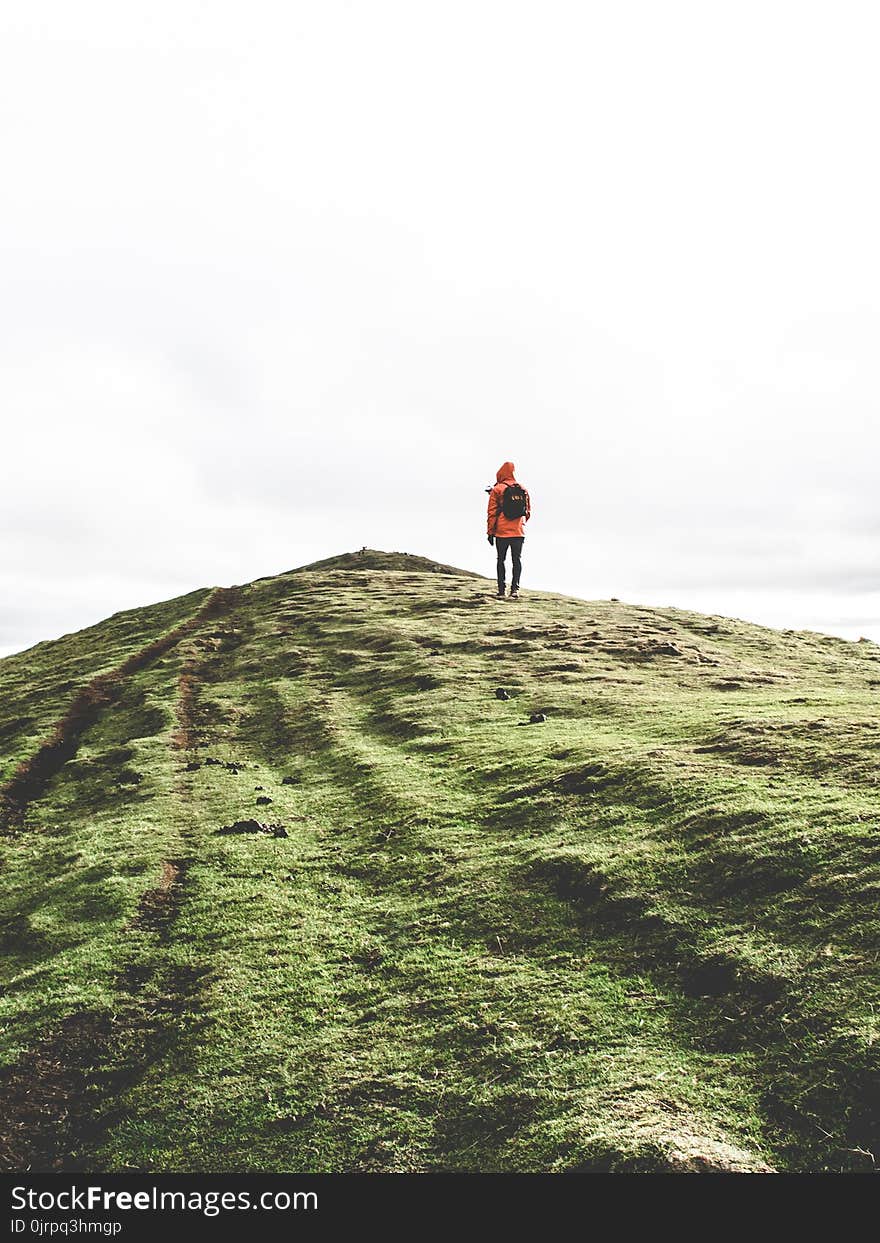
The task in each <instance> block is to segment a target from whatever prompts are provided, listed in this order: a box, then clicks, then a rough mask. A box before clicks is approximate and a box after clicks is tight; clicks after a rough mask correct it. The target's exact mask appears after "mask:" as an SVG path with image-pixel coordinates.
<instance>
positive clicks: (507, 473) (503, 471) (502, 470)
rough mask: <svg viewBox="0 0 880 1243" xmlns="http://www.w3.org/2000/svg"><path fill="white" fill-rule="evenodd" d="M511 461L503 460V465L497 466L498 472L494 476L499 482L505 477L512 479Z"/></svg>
mask: <svg viewBox="0 0 880 1243" xmlns="http://www.w3.org/2000/svg"><path fill="white" fill-rule="evenodd" d="M513 477H514V475H513V462H505V463H504V465H503V466H499V468H498V474H497V475H496V476H495V478H496V479H497V480H498V482H499V483H501V482H502V481H503V480H505V479H513Z"/></svg>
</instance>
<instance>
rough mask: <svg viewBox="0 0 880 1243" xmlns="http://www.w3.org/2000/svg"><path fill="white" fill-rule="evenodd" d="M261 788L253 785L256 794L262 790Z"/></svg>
mask: <svg viewBox="0 0 880 1243" xmlns="http://www.w3.org/2000/svg"><path fill="white" fill-rule="evenodd" d="M262 788H263V787H262V786H254V790H255V791H256V792H257V793H258V794H259V792H260V790H262Z"/></svg>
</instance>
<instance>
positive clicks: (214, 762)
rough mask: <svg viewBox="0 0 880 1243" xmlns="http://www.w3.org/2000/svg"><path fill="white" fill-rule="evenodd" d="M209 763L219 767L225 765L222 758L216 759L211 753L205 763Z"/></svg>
mask: <svg viewBox="0 0 880 1243" xmlns="http://www.w3.org/2000/svg"><path fill="white" fill-rule="evenodd" d="M209 764H216V765H217V767H218V768H222V767H223V761H222V760H215V759H214V758H213V757H212V756H210V755H209V756H208V758H207V759H206V760H205V765H206V766H207V765H209Z"/></svg>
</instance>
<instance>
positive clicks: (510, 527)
mask: <svg viewBox="0 0 880 1243" xmlns="http://www.w3.org/2000/svg"><path fill="white" fill-rule="evenodd" d="M495 478H496V479H497V480H498V482H497V483H496V484H495V487H494V488H493V489H492V491H491V492H490V493H489V514H488V520H487V524H486V532H487V534H488V535H497V536H499V537H500V538H501V539H517V538H518V537H519V536H521V535H523V534H524V528H525V525H526V523H527V522H528V520H529V518H530V517H531V513H532V504H531V501H530V500H529V494H528V492H526V490H525V488H523V492H526V512H525V515H524V516H523V517H522V518H505V517H504V512H503V510H502V509H501V498H502V497H503V496H504V489H505V488H506V487H507V486H508V484H511V483H516V479H515V478H514V475H513V462H505V463H504V465H503V466H502V467H500V469H499V471H498V474H497V475H496V476H495Z"/></svg>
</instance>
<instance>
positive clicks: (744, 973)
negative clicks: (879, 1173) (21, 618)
mask: <svg viewBox="0 0 880 1243" xmlns="http://www.w3.org/2000/svg"><path fill="white" fill-rule="evenodd" d="M491 590H492V589H491V587H490V585H489V584H488V583H487V582H485V581H484V580H481V579H479V578H478V577H475V576H473V575H469V574H465V573H464V572H458V571H455V570H454V569H452V568H451V567H447V566H437V565H436V564H435V563H433V562H428V561H424V560H423V559H421V558H416V557H404V556H402V555H400V554H382V553H373V552H366V553H364V554H350V555H347V556H345V557H342V558H333V559H331V560H330V561H328V562H324V563H321V564H319V565H315V566H310V567H305V568H304V569H301V570H296V571H292V572H291V573H289V574H285V575H281V576H279V577H278V578H274V579H265V580H260V581H258V582H256V583H253V584H251V585H249V586H246V587H241V588H235V589H230V590H226V591H217V592H214V593H207V592H200V593H194V594H193V595H191V596H188V597H184V598H183V599H181V600H177V601H171V602H168V603H166V604H163V605H157V606H153V607H152V608H147V609H143V610H137V611H135V612H132V613H128V614H122V615H120V616H119V617H117V618H112V619H110V620H109V621H108V622H106V623H104V624H103V625H101V626H98V627H93V628H92V629H90V630H87V631H83V632H82V633H81V634H79V635H74V636H68V637H67V638H66V639H63V640H60V641H58V642H57V643H47V644H41V645H39V646H38V647H36V648H33V649H31V651H29V652H26V653H22V654H20V655H17V656H13V657H8V658H7V659H5V660H3V661H0V761H2V768H0V783H2V797H3V800H4V801H3V808H4V812H3V820H4V824H5V828H4V832H3V837H2V853H3V879H4V884H3V893H2V907H3V909H2V912H0V936H2V939H3V949H4V952H5V961H4V967H3V971H4V986H5V987H4V992H3V997H2V1003H0V1006H2V1031H3V1037H2V1039H3V1044H2V1061H3V1069H2V1072H0V1118H2V1119H3V1122H2V1124H0V1131H2V1134H0V1158H2V1161H3V1164H4V1165H5V1166H6V1167H8V1168H24V1167H28V1166H30V1167H32V1168H39V1169H45V1168H66V1169H76V1168H79V1169H83V1168H84V1169H89V1170H99V1169H100V1170H107V1169H113V1170H131V1169H139V1170H245V1169H266V1170H282V1169H283V1170H297V1169H299V1170H308V1171H321V1170H433V1169H465V1170H545V1169H547V1170H573V1169H630V1170H640V1169H644V1170H651V1169H676V1170H702V1169H734V1170H739V1169H742V1170H761V1169H767V1168H776V1169H793V1170H802V1169H809V1170H839V1169H870V1168H872V1167H873V1162H874V1157H873V1155H872V1154H875V1153H876V1152H877V1145H878V1140H880V1135H878V1131H880V1121H878V1119H880V1079H878V1067H880V1054H878V1047H880V1046H878V1044H877V1042H876V1027H875V1023H876V1019H875V1011H876V1008H877V1004H878V1001H880V997H878V992H880V987H878V973H877V955H878V947H880V925H878V917H877V897H878V893H880V842H878V840H877V824H878V819H877V817H878V806H877V798H878V784H877V783H878V770H877V758H878V748H880V730H878V722H877V720H876V699H877V687H878V685H880V651H878V649H877V647H876V646H874V645H873V644H850V643H846V642H844V641H842V640H838V639H833V638H828V637H824V636H820V635H814V634H794V633H790V632H785V633H779V632H775V631H770V630H766V629H762V628H760V627H756V626H751V625H747V624H745V623H742V622H737V621H729V620H725V619H722V618H710V617H703V616H699V615H695V614H690V613H685V612H680V611H677V610H673V609H666V610H656V609H643V608H637V607H633V606H628V605H625V604H620V603H618V602H616V601H612V602H595V601H591V602H583V601H578V600H572V599H567V598H565V597H561V596H555V595H550V594H546V593H536V594H534V595H532V594H530V595H529V596H528V598H527V599H524V600H522V601H519V602H511V601H505V602H501V601H497V600H495V599H494V598H493V597H492V595H491V594H490V592H491ZM499 688H503V690H504V691H505V692H506V693H507V695H508V697H507V698H503V697H502V698H499V697H497V696H496V690H497V689H499ZM533 713H541V714H543V715H544V717H545V718H546V719H545V720H543V721H539V722H537V723H535V724H529V723H528V722H529V718H530V716H531V715H532V714H533ZM267 800H268V801H267Z"/></svg>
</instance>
